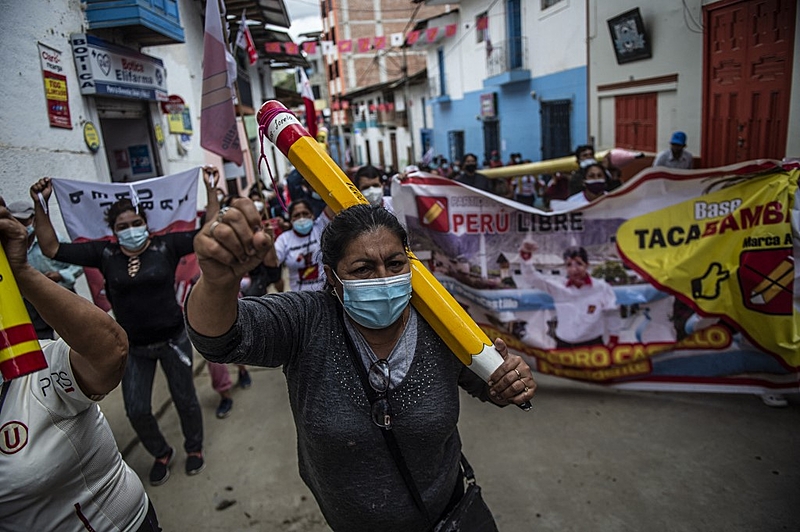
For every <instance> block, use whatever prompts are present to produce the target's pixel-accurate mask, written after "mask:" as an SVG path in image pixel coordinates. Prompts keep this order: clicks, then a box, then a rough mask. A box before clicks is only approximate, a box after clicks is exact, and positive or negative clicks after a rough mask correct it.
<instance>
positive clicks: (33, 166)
mask: <svg viewBox="0 0 800 532" xmlns="http://www.w3.org/2000/svg"><path fill="white" fill-rule="evenodd" d="M2 4H3V5H2V8H3V13H4V21H5V22H6V29H5V31H3V32H2V35H0V44H2V49H3V50H4V52H5V53H4V57H5V65H4V66H5V72H6V75H5V76H3V78H2V80H0V89H2V92H3V94H4V96H5V104H4V105H3V113H2V118H0V120H1V121H2V124H3V127H2V132H0V135H2V138H0V187H1V189H0V190H1V191H2V194H3V196H4V197H5V198H6V199H7V201H13V200H15V199H23V198H27V197H28V188H29V187H30V185H31V184H32V183H33V182H34V181H35V180H37V179H39V178H41V177H43V176H52V177H61V178H67V179H75V180H85V181H93V182H130V181H138V180H141V179H147V178H150V177H155V176H160V175H167V174H171V173H175V172H179V171H181V170H185V169H187V168H192V167H196V166H200V165H203V164H209V163H211V164H216V165H218V166H220V167H223V161H222V160H221V159H220V157H218V156H216V155H214V154H212V153H210V152H207V151H206V150H203V149H202V148H201V147H200V108H201V93H202V77H203V73H202V62H203V35H204V6H205V2H198V1H196V0H166V1H165V0H160V1H156V0H152V1H149V2H147V1H131V2H127V3H126V2H121V3H118V6H117V7H118V8H119V9H118V10H117V9H116V8H115V9H109V8H108V7H107V6H102V5H100V4H101V3H99V2H95V1H93V0H84V1H82V2H79V1H76V0H54V1H52V2H48V3H45V4H43V3H41V2H11V1H6V0H4V1H3V2H2ZM123 4H125V5H123ZM229 4H231V5H233V4H236V9H237V11H238V12H237V13H235V14H231V15H230V20H231V23H230V24H229V28H230V30H229V31H230V32H235V31H236V30H237V29H238V22H239V20H240V19H241V15H242V11H240V10H239V9H248V10H249V12H250V15H248V17H253V18H256V19H257V21H256V23H257V24H260V25H262V26H263V24H264V22H265V21H266V20H267V18H269V19H270V21H271V22H272V23H273V24H283V26H284V27H288V25H289V20H288V18H287V16H286V14H285V7H284V6H283V2H282V0H279V2H278V3H277V4H278V5H279V7H280V8H282V9H279V10H278V12H276V13H271V12H270V13H268V12H267V9H266V8H263V9H262V8H260V7H259V6H258V2H256V1H250V2H245V3H244V4H242V2H241V1H238V0H237V2H229ZM273 4H274V2H273ZM231 9H233V8H231ZM132 13H134V14H135V16H132V15H131V14H132ZM234 34H235V33H234ZM262 55H263V54H262ZM240 71H242V72H243V74H244V75H240V77H241V79H240V89H241V92H240V100H241V101H240V106H239V107H240V108H241V109H240V110H241V114H242V115H245V117H244V118H239V122H240V138H241V139H244V138H245V130H246V132H247V135H248V136H249V137H250V139H251V142H250V144H251V146H252V147H255V146H256V145H257V142H256V137H257V130H256V127H255V117H254V115H253V113H254V110H257V109H258V107H259V106H260V104H261V103H262V102H263V101H264V100H266V99H268V98H270V97H274V90H273V89H272V85H271V80H270V78H271V72H270V63H269V60H267V59H262V60H260V61H259V62H258V63H257V64H256V65H254V66H249V64H247V63H245V66H244V67H242V66H241V64H240ZM170 111H174V112H172V113H170ZM270 148H271V146H270ZM245 155H246V156H245V161H246V164H247V165H249V166H250V167H251V170H250V171H249V172H248V173H247V175H244V174H245V173H244V170H243V169H240V168H235V165H233V166H234V168H230V166H228V167H227V168H226V169H227V170H229V175H228V176H227V177H229V178H231V179H230V181H229V182H228V188H229V189H231V191H234V190H236V191H239V192H242V191H244V189H246V188H247V186H248V185H249V183H252V179H253V172H252V166H253V165H252V161H253V157H251V154H250V153H247V154H245ZM257 155H258V153H257V152H256V153H255V156H256V157H257ZM271 162H273V163H274V164H277V165H278V166H279V167H278V168H276V169H274V171H277V172H278V175H281V174H282V173H283V171H284V170H283V169H282V168H281V167H280V165H282V166H283V168H285V167H286V160H285V158H284V157H283V156H282V155H280V154H277V155H274V156H273V161H271ZM262 170H263V169H262ZM200 189H201V192H200V194H201V196H202V197H200V198H198V204H199V205H200V206H202V205H204V204H205V203H204V202H205V197H204V191H203V190H202V187H200ZM57 208H58V207H57V205H54V209H57ZM59 218H60V217H59V216H56V217H54V220H56V221H58V220H59ZM57 223H58V222H57Z"/></svg>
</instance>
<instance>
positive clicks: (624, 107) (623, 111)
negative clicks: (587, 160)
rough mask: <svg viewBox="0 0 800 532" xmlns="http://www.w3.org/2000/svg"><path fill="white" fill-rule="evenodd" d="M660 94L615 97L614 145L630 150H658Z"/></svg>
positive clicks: (649, 93) (650, 93)
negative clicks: (657, 130)
mask: <svg viewBox="0 0 800 532" xmlns="http://www.w3.org/2000/svg"><path fill="white" fill-rule="evenodd" d="M657 103H658V94H657V93H655V92H648V93H645V94H632V95H630V96H617V97H615V98H614V145H615V146H617V147H619V148H626V149H629V150H643V151H656V124H657V122H658V105H657Z"/></svg>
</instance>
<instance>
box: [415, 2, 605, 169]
mask: <svg viewBox="0 0 800 532" xmlns="http://www.w3.org/2000/svg"><path fill="white" fill-rule="evenodd" d="M436 1H437V0H429V3H430V2H436ZM578 4H580V3H577V2H566V1H564V0H550V1H547V2H541V3H540V2H522V1H521V0H500V1H498V2H494V3H493V4H492V5H491V7H490V8H489V9H487V8H486V3H485V2H481V1H478V0H462V1H461V2H460V3H459V7H458V10H453V11H451V12H450V13H447V14H445V15H441V16H438V17H435V18H432V19H428V20H426V21H422V22H420V23H419V24H418V25H417V29H420V30H421V31H423V32H425V31H426V30H428V29H431V28H435V27H441V28H442V29H446V28H448V27H450V28H451V31H450V36H449V37H444V38H441V39H440V40H438V41H437V42H434V43H425V45H426V46H427V47H428V72H429V78H430V79H429V93H430V94H431V98H429V99H428V100H427V101H426V105H428V106H429V108H430V111H431V115H432V117H433V120H432V122H433V124H432V127H430V129H428V130H425V131H421V132H420V138H419V139H418V140H417V142H419V143H420V145H421V146H422V149H421V152H422V153H425V151H426V148H427V146H426V144H431V143H432V146H433V151H434V153H436V154H442V155H444V156H445V157H446V158H448V159H449V160H454V159H460V158H461V157H462V156H463V154H464V153H470V152H471V153H475V154H476V155H477V156H478V159H479V160H480V161H483V160H488V158H489V157H490V156H491V154H492V152H493V151H497V153H498V154H499V156H500V160H501V162H503V163H504V164H506V163H507V162H508V161H509V160H510V156H511V154H512V153H519V154H521V155H522V158H523V159H530V160H532V161H538V160H542V159H550V158H554V157H561V156H564V155H569V154H570V153H572V152H573V150H574V149H575V146H576V145H578V144H584V143H586V142H589V139H588V138H587V137H588V109H587V103H586V102H587V89H586V87H587V67H586V44H585V43H586V24H585V20H586V17H585V12H584V6H583V4H580V5H578ZM543 6H547V7H543ZM453 29H455V32H453V31H452V30H453ZM438 33H441V34H445V35H447V32H446V31H442V32H438Z"/></svg>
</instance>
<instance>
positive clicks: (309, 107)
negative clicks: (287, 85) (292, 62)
mask: <svg viewBox="0 0 800 532" xmlns="http://www.w3.org/2000/svg"><path fill="white" fill-rule="evenodd" d="M297 70H299V71H300V84H299V86H298V87H297V92H299V93H300V96H302V97H303V104H304V105H305V106H306V129H308V133H309V134H310V135H311V136H312V137H314V138H317V111H316V110H315V109H314V93H313V92H312V91H311V84H310V83H309V82H308V76H306V71H305V70H303V68H302V67H298V68H297Z"/></svg>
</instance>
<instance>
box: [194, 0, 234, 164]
mask: <svg viewBox="0 0 800 532" xmlns="http://www.w3.org/2000/svg"><path fill="white" fill-rule="evenodd" d="M226 53H227V47H226V45H225V39H224V38H223V36H222V22H221V20H220V12H219V3H218V0H207V2H206V22H205V36H204V38H203V96H202V100H201V105H200V107H201V113H200V146H202V147H203V148H205V149H207V150H208V151H210V152H213V153H216V154H217V155H219V156H221V157H224V158H225V159H228V160H229V161H233V162H235V163H236V164H238V165H240V166H241V165H242V162H243V161H244V157H243V156H242V148H241V145H240V143H239V127H238V125H237V123H236V111H235V110H234V106H233V95H232V94H233V93H232V90H233V79H232V78H231V75H230V73H229V71H228V64H227V59H226Z"/></svg>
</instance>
